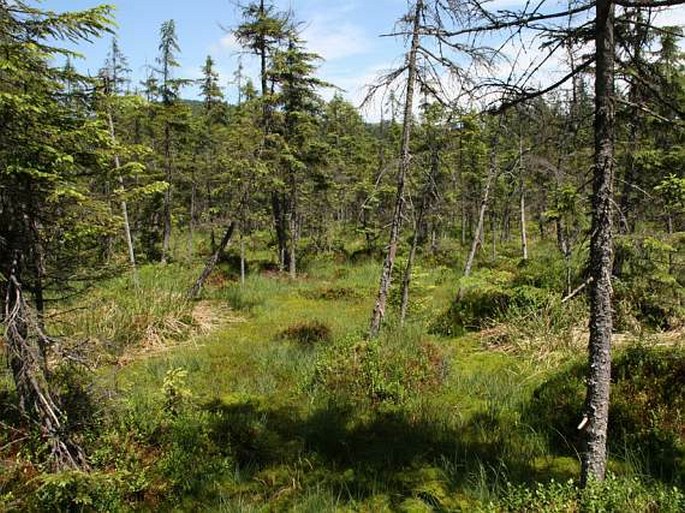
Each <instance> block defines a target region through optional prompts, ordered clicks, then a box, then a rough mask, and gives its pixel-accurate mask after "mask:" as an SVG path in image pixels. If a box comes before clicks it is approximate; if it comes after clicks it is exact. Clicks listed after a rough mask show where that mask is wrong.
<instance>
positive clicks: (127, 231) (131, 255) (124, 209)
mask: <svg viewBox="0 0 685 513" xmlns="http://www.w3.org/2000/svg"><path fill="white" fill-rule="evenodd" d="M107 123H108V125H109V136H110V138H111V139H112V143H113V144H116V133H115V132H114V120H113V119H112V113H111V111H109V110H108V111H107ZM114 168H115V169H116V171H117V179H118V180H119V187H121V192H122V194H123V192H124V177H123V176H121V172H120V170H121V161H120V160H119V154H118V153H115V154H114ZM121 215H122V217H123V218H124V235H125V237H126V247H127V249H128V261H129V263H130V264H131V267H132V268H133V270H134V272H135V269H136V253H135V250H134V248H133V236H132V234H131V223H130V222H129V219H128V205H127V203H126V200H125V199H123V197H122V200H121Z"/></svg>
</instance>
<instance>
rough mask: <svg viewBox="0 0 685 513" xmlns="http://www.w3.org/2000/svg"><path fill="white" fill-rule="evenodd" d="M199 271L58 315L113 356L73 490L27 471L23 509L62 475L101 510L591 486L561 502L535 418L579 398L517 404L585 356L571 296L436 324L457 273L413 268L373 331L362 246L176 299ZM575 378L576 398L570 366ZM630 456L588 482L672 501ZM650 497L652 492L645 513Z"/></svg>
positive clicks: (347, 502) (572, 469)
mask: <svg viewBox="0 0 685 513" xmlns="http://www.w3.org/2000/svg"><path fill="white" fill-rule="evenodd" d="M198 272H199V267H198V266H184V265H180V264H174V265H169V266H148V267H144V268H141V269H140V271H139V276H138V278H137V280H138V285H134V280H133V278H132V277H131V276H128V277H123V278H116V279H114V280H112V281H111V282H109V283H107V284H104V285H103V286H102V287H100V288H99V289H96V290H94V291H91V292H90V293H89V294H87V296H86V297H85V298H83V299H82V300H81V301H85V302H83V303H82V304H81V306H80V307H78V308H74V309H73V310H72V311H71V313H70V314H69V315H67V317H66V318H65V319H62V320H61V321H60V322H61V326H62V328H63V331H70V334H71V335H72V337H74V338H76V339H78V338H79V334H81V335H83V334H90V336H91V337H94V340H96V346H97V345H98V344H99V346H100V347H104V346H105V345H107V346H108V347H109V349H110V350H112V347H114V350H113V351H111V352H112V353H113V354H114V353H118V356H116V357H111V358H109V359H102V360H101V361H100V362H99V368H98V370H97V372H96V375H95V376H96V380H95V389H96V390H97V391H99V392H98V393H99V394H100V396H99V397H100V399H99V400H97V398H96V401H95V404H89V405H85V406H82V407H83V409H84V412H85V413H89V414H91V416H92V417H93V418H95V420H94V421H93V422H92V424H90V425H89V426H86V428H84V433H86V434H85V435H84V436H85V439H86V440H88V443H87V450H88V452H89V454H90V455H91V458H92V461H93V466H94V469H97V471H96V472H95V473H94V474H92V475H91V477H89V478H88V481H87V482H88V486H87V488H84V487H83V486H82V485H80V484H79V485H78V486H76V485H75V484H74V482H73V481H71V480H73V479H74V478H73V476H72V477H69V478H68V479H67V484H64V483H63V482H61V481H57V482H52V481H49V480H48V481H45V482H43V483H42V484H41V485H40V487H39V488H38V489H37V493H34V496H35V497H44V500H43V502H42V503H40V504H41V506H40V507H38V508H37V510H41V508H42V510H45V511H50V510H55V511H58V510H60V507H62V508H63V507H64V504H66V503H64V502H63V503H59V502H55V501H57V500H58V499H56V498H55V497H61V496H60V495H59V493H61V494H63V495H64V490H65V489H69V487H70V486H74V487H75V489H78V490H79V493H85V492H83V490H84V489H88V490H95V491H93V492H92V493H93V494H94V495H92V496H91V495H88V499H87V502H88V503H89V504H95V505H97V504H100V502H98V501H104V502H102V504H104V505H103V506H100V508H105V509H108V510H112V511H116V510H119V509H121V510H129V509H132V510H140V511H160V510H163V511H221V512H233V511H235V512H250V511H311V512H324V511H368V512H377V511H541V512H542V511H552V510H554V511H569V512H573V511H581V510H582V511H586V510H588V509H587V507H586V506H587V504H586V502H587V501H590V502H589V503H590V504H591V503H592V501H596V498H593V497H595V496H592V497H589V498H588V499H587V501H586V502H582V501H581V502H582V504H583V506H582V507H581V506H580V505H579V504H580V503H579V501H580V500H581V499H579V492H578V490H577V488H576V487H575V480H576V479H577V477H578V473H579V459H578V454H577V445H576V441H575V440H573V439H572V437H573V434H571V435H567V434H566V433H567V431H564V429H563V428H562V429H557V427H555V426H552V428H553V429H549V426H546V425H545V423H546V422H550V421H549V419H550V418H554V416H555V415H557V413H558V415H559V416H560V417H561V416H563V415H567V416H568V419H567V421H565V422H566V424H569V425H570V424H572V425H573V426H575V425H576V423H577V422H578V420H579V418H580V402H579V403H578V405H577V406H573V407H571V408H570V410H569V408H568V407H567V406H564V405H561V404H560V405H558V407H559V411H558V412H555V411H546V412H542V414H541V412H540V411H539V410H536V407H535V404H534V402H535V401H534V400H535V398H536V397H538V396H539V395H542V396H544V394H545V392H544V390H543V389H541V388H540V387H541V386H542V385H543V384H545V383H546V382H547V381H548V380H550V378H553V377H554V376H558V375H560V373H563V372H565V371H566V370H568V369H571V368H573V367H574V366H577V365H579V364H580V363H582V362H584V360H585V356H584V348H585V342H584V341H583V338H584V334H583V324H584V323H585V322H586V321H585V317H584V314H583V312H584V311H585V306H584V305H582V304H580V305H577V306H575V307H574V306H571V307H569V308H570V310H569V311H568V312H566V317H567V318H568V319H570V321H569V322H567V323H566V324H565V325H564V326H565V327H564V328H563V329H562V330H561V331H559V330H555V329H553V327H551V326H549V325H541V324H540V323H539V322H538V321H535V322H533V325H531V326H524V324H526V322H527V321H526V322H523V321H521V319H523V318H527V319H530V318H531V312H524V313H523V314H519V316H518V317H516V318H513V319H512V320H511V321H509V322H498V323H494V322H493V323H490V324H489V325H488V326H487V327H486V328H484V329H482V330H480V331H478V330H476V331H473V332H467V333H464V334H462V335H460V336H449V335H444V334H438V333H434V331H436V330H434V329H432V327H433V326H436V325H440V318H441V316H442V315H443V313H444V312H445V311H447V310H448V309H449V306H450V304H451V302H452V299H453V297H454V294H455V283H458V274H457V273H456V272H455V271H453V270H450V269H448V268H447V267H444V266H443V267H441V266H436V267H432V268H430V269H417V270H416V272H415V276H414V281H413V291H414V294H413V296H412V302H411V308H410V317H409V320H408V322H407V323H406V324H405V325H404V326H400V325H399V323H398V321H397V319H396V318H395V316H394V313H393V312H394V310H395V308H396V306H397V305H396V303H397V299H398V298H397V297H396V296H391V300H390V307H391V310H392V311H391V312H390V314H389V315H388V318H387V319H386V325H385V327H384V330H383V332H382V335H381V337H380V338H379V339H378V340H372V341H368V340H366V337H365V333H366V330H367V326H368V321H369V318H370V311H371V306H372V304H373V298H374V294H375V291H376V287H377V279H378V272H379V265H378V264H377V263H375V262H373V261H366V262H361V263H355V264H351V263H340V264H335V263H331V262H320V263H317V262H314V263H311V264H310V265H308V268H307V272H306V273H304V274H302V275H300V276H299V277H298V278H297V279H295V280H291V279H289V278H287V277H284V276H281V275H278V274H275V273H272V272H264V273H260V272H256V271H255V272H253V273H250V274H249V275H248V278H247V281H246V283H245V284H244V285H241V284H240V283H239V281H238V280H237V279H236V277H235V276H234V275H232V274H231V272H230V271H229V270H228V269H227V268H222V269H217V271H216V273H215V275H214V276H213V278H212V279H211V280H210V283H209V284H208V285H207V287H206V288H205V290H204V291H203V294H202V298H201V299H200V300H198V301H195V302H191V303H187V302H186V301H185V300H184V299H183V297H184V293H185V291H186V290H187V287H188V286H189V285H190V284H191V283H192V282H193V278H194V277H195V276H196V274H197V273H198ZM581 303H582V301H581ZM542 315H545V313H544V312H543V313H542V314H541V316H542ZM543 324H544V323H543ZM638 339H639V340H638ZM635 340H638V341H639V343H640V344H641V345H648V346H652V345H659V344H662V343H663V342H664V341H666V340H668V343H669V344H670V345H674V346H677V347H680V348H682V347H683V346H685V337H684V336H683V334H682V333H679V334H668V335H658V336H654V335H641V336H639V337H638V336H636V335H631V336H622V337H621V341H620V343H619V345H620V346H624V345H625V346H630V345H631V344H633V342H634V341H635ZM110 346H111V347H110ZM117 348H120V349H118V350H117ZM573 379H575V384H574V386H576V388H575V389H573V394H575V395H574V397H573V400H576V399H577V400H578V401H582V397H581V395H580V392H578V391H581V392H582V377H576V378H573ZM563 381H564V383H566V381H568V380H566V378H564V380H563ZM541 390H542V391H541ZM77 406H78V403H77ZM555 407H556V406H555ZM564 407H565V408H566V409H565V410H563V411H562V409H563V408H564ZM89 408H90V409H89ZM574 408H575V409H574ZM576 410H577V411H576ZM93 412H95V414H94V415H92V414H93ZM85 413H84V417H86V416H87V415H86V414H85ZM566 427H568V426H566ZM550 432H551V434H550ZM569 432H570V433H573V430H572V429H571V430H570V431H569ZM89 433H90V434H89ZM93 433H95V434H93ZM638 456H639V455H638V454H637V452H636V451H634V450H632V449H631V448H630V447H625V449H624V450H622V451H619V452H616V451H614V452H613V453H612V459H611V461H610V470H611V472H612V476H617V477H616V479H622V480H624V481H621V484H620V485H611V486H612V489H613V490H618V491H615V492H608V491H607V490H608V489H605V490H603V491H602V492H601V493H599V496H603V497H609V499H606V498H605V499H602V500H604V501H606V500H613V499H612V497H614V496H616V497H619V496H620V497H619V498H618V499H616V500H617V501H619V502H616V504H620V505H621V507H626V505H628V506H627V507H629V508H633V510H635V511H641V510H645V511H647V510H651V511H674V512H675V511H678V509H679V508H680V507H681V506H682V505H683V504H685V498H683V495H682V494H680V495H677V496H675V498H673V496H672V495H673V493H675V492H673V493H672V492H668V493H666V494H664V493H662V492H661V488H656V489H654V488H650V487H653V486H657V487H659V486H661V485H660V484H659V481H658V480H657V481H652V480H651V479H649V480H647V481H644V480H643V478H644V473H643V471H644V467H643V466H641V463H640V460H639V458H638ZM17 472H19V471H18V470H17ZM98 475H99V476H101V477H102V479H103V480H104V481H98V477H97V476H98ZM92 476H95V477H92ZM612 479H613V477H612ZM626 479H627V480H628V481H625V480H626ZM633 479H639V481H635V482H633V481H631V480H633ZM105 481H106V482H107V483H108V484H107V485H106V486H105V485H103V484H102V483H103V482H105ZM643 481H644V482H643ZM79 483H80V481H79ZM113 483H114V484H113ZM536 483H546V484H545V485H544V487H543V488H541V487H540V485H538V484H536ZM626 483H627V484H626ZM58 485H59V486H61V488H59V490H61V491H60V492H59V493H57V494H56V493H55V492H54V490H55V489H58ZM4 486H5V487H6V486H7V485H3V480H1V479H0V498H2V496H3V495H2V494H3V489H4V488H3V487H4ZM51 487H52V488H51ZM79 487H80V488H79ZM627 489H628V490H638V491H639V493H638V492H634V493H633V492H631V493H633V495H630V494H628V495H626V494H625V493H624V491H625V490H627ZM50 490H53V491H52V492H50ZM654 490H657V491H654ZM41 491H43V494H44V495H43V496H41V495H40V492H41ZM74 493H76V492H74ZM88 493H91V492H88ZM669 493H670V494H671V495H669ZM678 493H680V492H678ZM659 494H661V495H659ZM626 497H628V498H627V499H626ZM652 497H661V499H658V500H660V501H661V502H659V503H658V504H657V506H658V507H657V508H656V509H645V508H651V507H652V506H651V504H652V503H651V502H650V501H652ZM664 497H666V498H665V499H664ZM619 499H620V500H619ZM36 500H38V499H36ZM41 500H42V499H41ZM582 500H583V501H585V499H582ZM654 500H657V499H654ZM526 501H528V502H526ZM621 501H623V502H621ZM631 501H632V502H631ZM0 504H2V502H1V501H0ZM69 504H72V505H73V503H69ZM531 504H532V506H531ZM550 504H557V505H559V507H558V508H557V506H554V508H553V509H550V507H551V506H550ZM50 505H51V506H50ZM664 505H666V506H664ZM559 508H560V509H559ZM583 508H585V509H583ZM669 508H671V509H669ZM0 509H1V508H0ZM86 510H88V508H86ZM95 510H98V507H95ZM588 511H589V510H588ZM592 511H611V509H602V508H598V509H595V510H592Z"/></svg>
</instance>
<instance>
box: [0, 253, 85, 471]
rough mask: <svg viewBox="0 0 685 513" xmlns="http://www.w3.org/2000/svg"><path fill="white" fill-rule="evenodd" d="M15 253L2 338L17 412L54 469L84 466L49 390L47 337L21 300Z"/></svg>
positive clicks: (21, 294) (82, 454) (6, 299)
mask: <svg viewBox="0 0 685 513" xmlns="http://www.w3.org/2000/svg"><path fill="white" fill-rule="evenodd" d="M20 260H21V258H20V255H19V252H15V256H14V261H13V263H12V268H11V270H10V273H9V277H8V280H7V282H6V283H5V287H4V288H5V298H4V299H5V301H4V307H5V308H4V323H5V333H4V338H5V341H6V347H7V359H8V362H9V366H10V369H11V370H12V376H13V378H14V383H15V386H16V390H17V396H18V398H19V411H20V412H21V414H22V416H23V417H24V418H25V419H26V420H28V421H29V422H32V423H35V424H36V425H37V426H38V427H39V428H40V431H41V436H42V437H43V438H44V439H45V440H46V441H47V444H48V446H49V447H50V458H51V460H52V465H53V467H54V468H55V469H56V470H66V469H85V468H87V467H88V464H87V462H86V457H85V454H84V452H83V449H82V448H81V447H80V446H78V445H77V444H76V443H74V441H73V440H72V439H71V438H70V436H69V434H68V433H65V430H64V426H63V421H64V418H65V415H64V413H63V412H62V411H61V410H60V408H59V406H58V405H57V402H56V401H55V399H54V397H53V395H52V393H51V392H50V389H49V386H48V382H47V376H46V369H47V364H46V362H45V358H44V354H43V351H42V350H41V347H45V346H47V345H48V344H49V342H50V339H49V338H48V337H47V336H46V335H45V333H44V332H43V329H42V326H41V325H40V323H39V322H38V320H37V318H36V317H35V316H34V314H33V312H32V310H31V308H30V307H29V305H28V304H27V303H26V300H25V299H24V295H23V291H22V287H21V282H20V279H19V262H20Z"/></svg>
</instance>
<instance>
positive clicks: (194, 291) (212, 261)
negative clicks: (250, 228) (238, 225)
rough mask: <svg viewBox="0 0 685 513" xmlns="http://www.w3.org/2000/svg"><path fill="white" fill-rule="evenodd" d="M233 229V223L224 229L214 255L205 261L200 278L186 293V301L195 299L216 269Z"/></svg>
mask: <svg viewBox="0 0 685 513" xmlns="http://www.w3.org/2000/svg"><path fill="white" fill-rule="evenodd" d="M234 229H235V221H231V224H229V225H228V228H227V229H226V232H225V233H224V236H223V237H222V238H221V242H220V243H219V247H218V248H217V250H216V251H215V252H214V254H213V255H212V256H211V257H209V260H207V263H206V264H205V268H204V269H203V271H202V274H200V277H199V278H198V279H197V280H196V281H195V284H194V285H193V286H192V287H191V288H190V290H189V291H188V294H187V297H188V299H195V298H196V297H197V295H198V294H199V293H200V289H201V288H202V285H203V284H204V282H205V280H206V279H207V277H208V276H209V275H210V274H211V273H212V271H213V270H214V268H215V267H216V264H217V262H218V261H219V257H221V253H223V251H224V250H225V249H226V246H228V243H229V241H230V240H231V237H232V236H233V230H234Z"/></svg>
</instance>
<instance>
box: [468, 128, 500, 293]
mask: <svg viewBox="0 0 685 513" xmlns="http://www.w3.org/2000/svg"><path fill="white" fill-rule="evenodd" d="M496 151H497V137H495V141H493V144H492V150H491V153H490V170H489V172H488V178H487V182H485V190H484V191H483V198H482V200H481V202H480V210H479V213H478V224H477V225H476V233H475V234H474V235H473V242H472V243H471V251H470V252H469V256H468V258H467V259H466V265H465V266H464V276H469V275H470V274H471V270H472V268H473V261H474V260H475V258H476V252H477V251H478V246H479V245H480V243H481V237H482V236H483V225H484V224H485V213H486V212H487V210H488V204H489V202H490V191H491V189H492V185H493V183H494V181H495V178H496V177H497V174H498V169H497V156H496ZM460 295H461V293H460Z"/></svg>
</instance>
